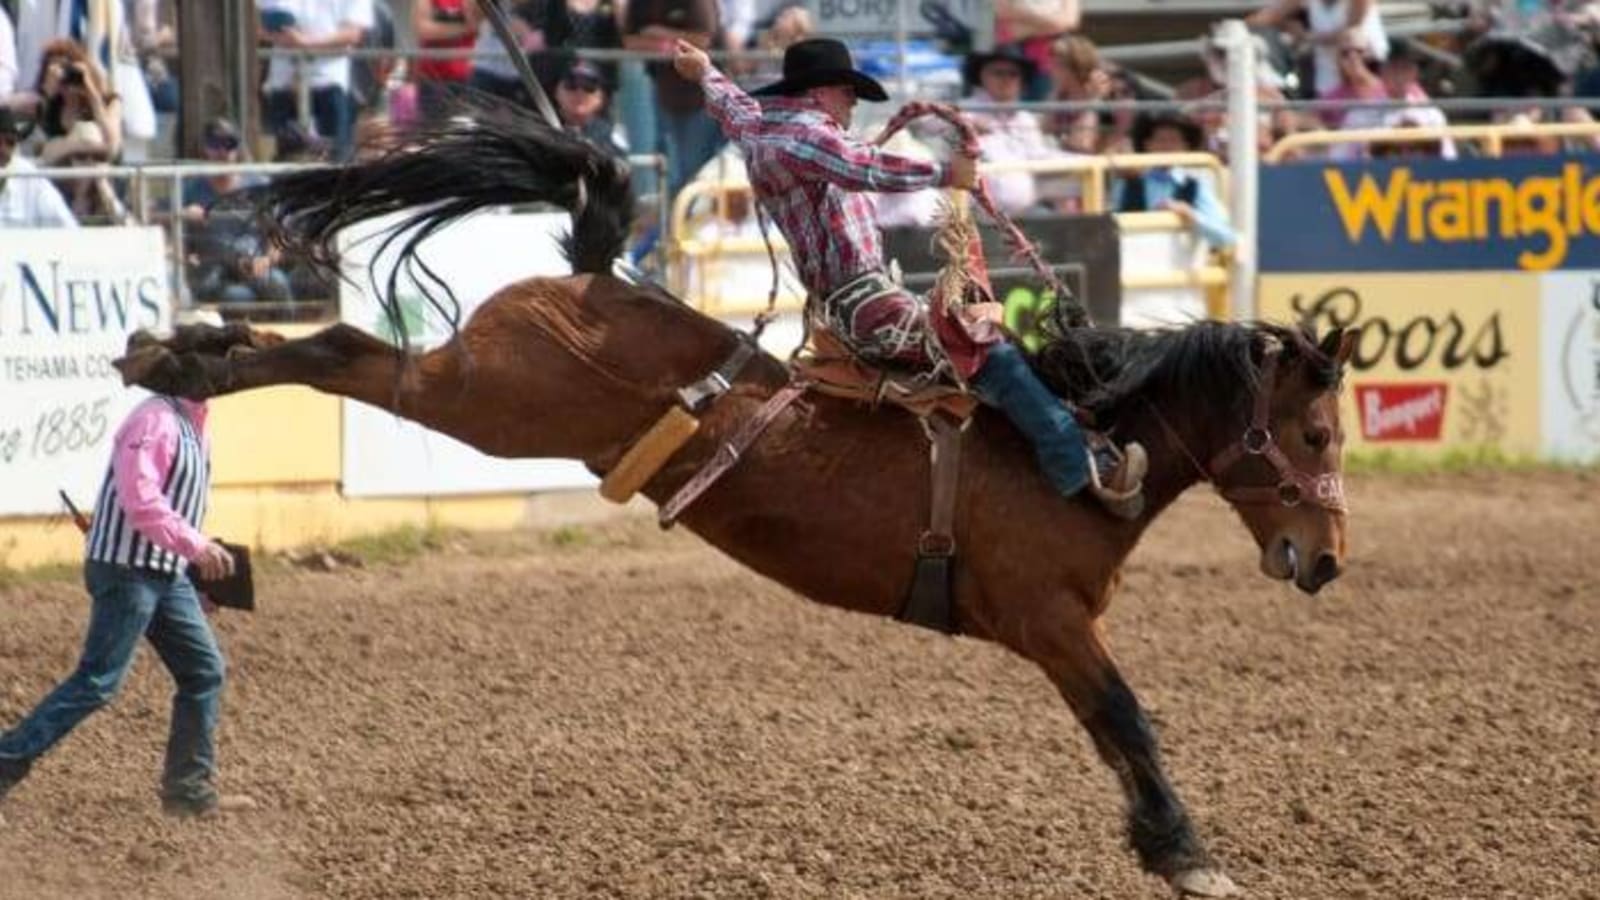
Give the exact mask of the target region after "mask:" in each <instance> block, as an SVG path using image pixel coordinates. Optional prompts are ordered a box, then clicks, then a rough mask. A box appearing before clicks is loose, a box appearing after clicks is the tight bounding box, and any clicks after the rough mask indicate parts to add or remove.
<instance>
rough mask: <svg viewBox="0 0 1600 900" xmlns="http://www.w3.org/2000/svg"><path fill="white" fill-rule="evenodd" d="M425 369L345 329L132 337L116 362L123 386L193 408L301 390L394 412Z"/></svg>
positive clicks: (193, 329)
mask: <svg viewBox="0 0 1600 900" xmlns="http://www.w3.org/2000/svg"><path fill="white" fill-rule="evenodd" d="M442 356H448V354H442V355H438V354H436V355H435V359H434V360H430V361H428V362H431V363H434V364H433V365H428V366H427V368H429V369H437V368H438V365H437V363H438V361H439V360H440V358H441V357H442ZM423 365H425V363H424V362H423V361H422V360H419V359H415V358H408V357H406V356H403V355H401V354H400V353H399V352H397V351H396V350H395V348H394V347H392V346H390V345H389V344H386V343H384V342H383V341H380V340H378V339H377V338H375V337H373V336H372V335H369V334H367V333H366V332H363V331H361V330H360V329H357V328H354V327H352V326H350V325H346V324H343V323H340V324H336V325H333V326H330V327H328V328H324V329H323V330H321V331H319V332H317V333H316V334H313V335H311V336H309V337H304V338H297V339H294V340H285V339H283V338H282V337H280V336H278V335H275V334H271V333H269V332H259V331H254V330H252V329H250V328H248V327H246V326H240V325H229V326H227V327H224V328H216V327H213V326H209V325H194V326H185V327H182V328H179V329H178V331H177V333H176V334H175V335H174V336H173V337H171V338H168V339H167V340H165V341H155V340H153V339H150V338H148V337H146V336H141V335H135V336H134V337H133V338H130V339H129V341H128V354H127V355H126V356H124V357H122V358H121V359H119V360H117V361H116V366H117V368H118V369H119V370H120V371H121V372H122V375H123V379H124V380H125V381H127V382H128V383H130V384H137V385H140V386H141V387H146V388H149V389H151V390H153V391H157V392H160V393H164V394H172V395H176V396H181V397H188V398H189V399H191V400H204V399H207V398H210V397H219V396H222V395H225V394H232V393H235V392H238V391H243V390H248V389H251V388H258V387H266V386H269V385H276V384H302V385H306V386H308V387H312V388H316V389H317V390H321V391H326V392H328V393H332V394H339V395H341V396H345V397H351V398H354V399H357V400H362V401H365V402H367V403H371V404H373V405H375V406H382V407H386V408H390V409H398V408H399V406H400V405H401V403H402V400H403V397H404V395H405V394H406V393H407V391H406V390H404V389H405V388H406V387H409V386H413V385H415V384H416V383H417V381H418V379H419V378H420V374H419V368H420V367H422V366H423Z"/></svg>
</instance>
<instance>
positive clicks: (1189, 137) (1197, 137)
mask: <svg viewBox="0 0 1600 900" xmlns="http://www.w3.org/2000/svg"><path fill="white" fill-rule="evenodd" d="M1158 128H1176V129H1177V130H1178V133H1180V134H1182V135H1183V142H1184V143H1185V144H1188V145H1189V149H1190V150H1198V149H1200V146H1201V145H1202V143H1204V141H1205V135H1204V133H1203V132H1201V130H1200V123H1198V122H1196V121H1195V120H1193V119H1191V118H1189V117H1188V116H1186V115H1184V114H1183V113H1180V112H1174V111H1170V110H1169V111H1165V112H1156V113H1141V114H1140V115H1139V117H1138V118H1137V119H1134V120H1133V152H1135V153H1143V152H1144V148H1145V145H1146V144H1148V143H1150V138H1151V136H1152V135H1154V134H1155V133H1156V129H1158Z"/></svg>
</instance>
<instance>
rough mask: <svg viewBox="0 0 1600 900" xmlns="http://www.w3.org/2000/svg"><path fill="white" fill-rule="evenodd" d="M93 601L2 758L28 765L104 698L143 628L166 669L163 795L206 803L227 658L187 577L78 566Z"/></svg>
mask: <svg viewBox="0 0 1600 900" xmlns="http://www.w3.org/2000/svg"><path fill="white" fill-rule="evenodd" d="M83 573H84V582H85V584H87V586H88V588H89V595H90V596H91V597H92V598H93V600H94V603H93V606H92V608H91V610H90V613H89V632H88V635H87V636H86V637H85V638H84V642H83V656H82V658H81V659H79V661H78V668H77V670H76V671H74V672H73V673H72V674H71V675H69V676H68V677H67V680H66V681H63V682H61V684H60V685H58V686H57V687H56V689H55V690H53V691H51V692H50V694H49V696H47V697H45V698H44V700H42V701H41V702H40V703H39V705H38V706H36V707H34V710H33V712H31V713H29V714H28V717H27V718H25V719H23V720H22V721H21V722H20V723H19V724H18V725H17V726H16V727H15V728H13V729H11V730H10V731H8V732H6V733H5V734H4V735H3V736H0V760H3V761H8V762H12V763H17V764H20V765H21V766H23V767H26V766H28V765H31V764H32V762H33V761H34V760H35V759H37V758H38V757H40V756H42V755H43V754H44V753H45V752H46V751H48V750H49V749H50V748H51V747H53V746H55V745H56V743H57V742H59V741H60V740H61V739H62V738H64V737H66V736H67V734H68V733H70V732H71V731H72V729H73V728H75V727H77V725H78V723H79V722H82V721H83V720H84V719H86V718H88V716H89V714H90V713H92V712H94V711H96V710H98V709H100V708H101V707H103V706H105V705H106V704H108V703H110V702H111V700H112V698H113V697H115V696H116V695H117V691H118V690H119V689H120V688H121V687H122V683H123V681H124V679H126V678H127V676H128V669H129V668H130V667H132V665H133V651H134V649H135V648H136V647H138V646H139V638H140V636H141V635H142V636H144V637H147V638H149V639H150V643H151V645H152V646H154V647H155V649H156V653H157V654H159V655H160V657H161V662H162V663H164V664H165V665H166V667H167V671H169V672H171V673H172V679H173V681H175V682H176V683H177V692H176V693H175V694H173V697H172V730H171V732H170V733H169V735H168V738H167V759H166V765H165V767H164V769H163V771H162V775H161V796H162V798H163V799H164V800H166V801H168V802H171V803H179V804H187V805H191V806H204V805H206V804H208V803H210V802H212V801H213V800H214V798H215V796H216V790H215V788H213V787H212V784H211V782H212V777H213V775H214V774H215V772H216V748H215V744H214V743H213V741H212V734H213V732H215V731H216V728H217V715H218V711H219V709H220V706H221V701H222V681H223V670H224V665H223V660H222V651H221V650H219V649H218V648H217V638H216V635H215V634H213V633H212V631H211V625H210V623H209V622H207V621H206V616H205V613H204V611H202V610H201V608H200V596H199V594H197V593H195V589H194V585H193V584H192V583H191V582H190V581H189V578H188V576H185V575H178V576H176V577H173V576H170V575H163V574H161V573H159V572H150V571H145V570H141V569H134V568H130V567H127V566H116V565H111V564H109V563H100V562H89V563H85V564H84V570H83Z"/></svg>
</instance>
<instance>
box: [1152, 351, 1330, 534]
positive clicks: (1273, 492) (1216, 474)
mask: <svg viewBox="0 0 1600 900" xmlns="http://www.w3.org/2000/svg"><path fill="white" fill-rule="evenodd" d="M1282 352H1283V348H1282V347H1281V346H1280V345H1278V344H1276V343H1274V344H1272V345H1270V346H1268V347H1267V349H1266V351H1265V353H1264V355H1263V358H1262V361H1261V384H1260V386H1259V387H1258V388H1257V391H1256V396H1255V409H1254V412H1253V413H1252V415H1251V419H1250V424H1249V425H1248V426H1247V427H1246V428H1245V430H1244V434H1243V435H1241V436H1240V437H1239V439H1238V440H1237V441H1234V442H1233V443H1232V444H1230V445H1228V447H1227V448H1226V449H1224V450H1223V451H1222V452H1221V453H1218V454H1217V455H1216V456H1214V457H1212V458H1211V465H1209V466H1206V467H1203V468H1201V467H1199V466H1198V464H1197V466H1196V467H1197V468H1200V472H1201V474H1202V475H1203V476H1205V478H1206V479H1207V480H1208V481H1210V482H1211V483H1212V484H1213V485H1215V486H1216V489H1217V493H1219V494H1221V495H1222V497H1223V499H1225V500H1227V501H1228V502H1230V503H1236V504H1253V505H1260V504H1280V505H1282V506H1299V505H1300V504H1301V503H1312V504H1314V505H1316V506H1320V507H1322V508H1323V509H1326V510H1328V511H1330V512H1336V513H1347V512H1349V506H1348V505H1347V504H1346V503H1345V494H1344V478H1343V476H1341V475H1340V474H1339V473H1338V472H1322V473H1320V474H1315V475H1313V474H1311V473H1310V472H1306V471H1304V470H1302V469H1298V468H1296V467H1295V465H1294V463H1292V462H1290V461H1289V456H1288V454H1286V453H1284V452H1283V448H1282V447H1280V446H1279V445H1278V440H1277V438H1276V437H1274V436H1273V434H1272V429H1271V428H1270V427H1269V426H1270V418H1269V414H1270V408H1271V405H1272V389H1273V386H1274V384H1275V383H1276V381H1277V375H1278V358H1279V356H1280V355H1281V354H1282ZM1163 424H1164V423H1163ZM1174 436H1175V435H1174ZM1185 452H1187V448H1185ZM1251 457H1259V458H1261V459H1264V460H1266V461H1267V463H1268V464H1269V465H1271V466H1272V468H1273V469H1274V470H1275V471H1276V472H1277V475H1278V482H1277V484H1272V485H1230V484H1226V483H1224V482H1223V476H1224V475H1226V474H1227V473H1228V472H1229V471H1230V470H1231V469H1233V468H1234V467H1235V466H1237V465H1238V464H1239V463H1241V462H1243V461H1245V460H1246V459H1249V458H1251ZM1190 459H1191V460H1193V456H1191V457H1190Z"/></svg>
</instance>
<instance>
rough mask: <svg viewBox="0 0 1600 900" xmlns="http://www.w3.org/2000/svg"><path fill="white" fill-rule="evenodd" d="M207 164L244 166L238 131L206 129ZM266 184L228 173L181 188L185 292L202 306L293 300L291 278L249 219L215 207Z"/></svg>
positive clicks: (219, 123) (221, 126)
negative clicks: (186, 246) (186, 240)
mask: <svg viewBox="0 0 1600 900" xmlns="http://www.w3.org/2000/svg"><path fill="white" fill-rule="evenodd" d="M200 144H201V153H202V154H203V155H204V156H205V158H206V161H207V162H211V163H219V164H220V163H229V164H237V163H241V162H244V147H243V144H242V143H241V141H240V139H239V131H238V129H237V128H235V127H234V125H233V123H232V122H230V121H228V120H227V119H222V118H217V119H212V120H211V121H209V122H207V123H206V126H205V129H204V130H203V131H202V133H201V136H200ZM264 182H265V179H264V178H262V177H261V176H259V175H241V174H239V173H237V172H229V173H227V174H223V175H213V176H209V177H206V178H201V179H196V180H195V181H193V182H192V183H189V184H186V185H185V186H184V187H185V192H186V193H185V196H184V200H185V206H184V208H183V218H184V221H185V222H186V223H188V226H189V251H190V253H189V258H188V259H187V260H185V262H186V264H187V265H188V272H189V288H190V290H191V291H192V292H193V293H194V296H195V298H196V299H197V300H199V301H200V302H202V303H253V302H271V303H287V302H289V301H290V300H292V299H294V297H293V293H292V291H291V290H290V281H289V275H288V273H286V272H285V271H284V270H283V268H282V266H281V265H280V260H279V258H278V254H277V252H276V251H274V250H273V249H272V248H270V247H268V246H267V242H266V241H265V240H264V239H263V237H262V235H261V232H260V230H259V229H258V228H257V227H256V221H255V218H254V216H253V215H251V214H249V213H248V212H246V211H245V210H244V209H234V208H230V207H228V206H227V205H219V204H218V202H217V201H218V200H220V199H222V198H223V197H225V196H227V195H229V194H232V193H234V192H236V191H239V190H242V189H244V188H248V187H255V186H257V185H260V184H262V183H264Z"/></svg>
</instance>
